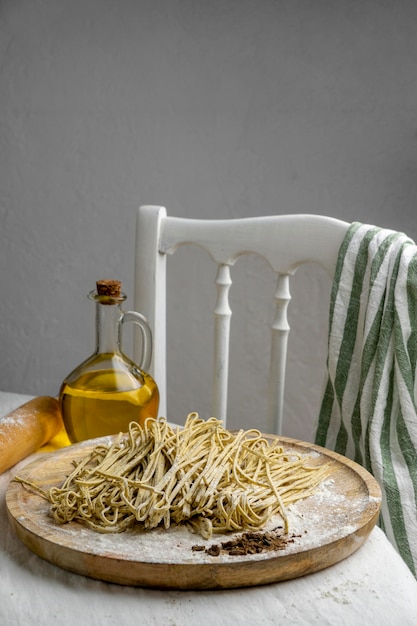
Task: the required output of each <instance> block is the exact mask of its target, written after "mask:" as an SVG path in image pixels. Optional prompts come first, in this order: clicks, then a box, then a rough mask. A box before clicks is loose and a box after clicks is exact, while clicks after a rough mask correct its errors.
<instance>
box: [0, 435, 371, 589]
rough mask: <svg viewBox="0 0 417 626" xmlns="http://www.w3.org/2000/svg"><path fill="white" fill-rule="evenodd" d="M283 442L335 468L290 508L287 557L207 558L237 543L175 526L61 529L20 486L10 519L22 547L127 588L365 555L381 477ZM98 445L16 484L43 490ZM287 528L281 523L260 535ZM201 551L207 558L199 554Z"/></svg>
mask: <svg viewBox="0 0 417 626" xmlns="http://www.w3.org/2000/svg"><path fill="white" fill-rule="evenodd" d="M268 437H273V436H270V435H268ZM105 439H107V440H108V441H110V440H111V438H105ZM279 439H280V442H281V444H282V445H283V446H284V448H285V449H287V450H289V451H292V452H296V453H298V454H303V455H304V454H305V455H312V457H313V459H314V462H315V463H318V464H321V463H329V465H330V469H331V474H330V476H329V478H328V479H326V480H325V481H324V483H323V484H322V485H321V486H320V487H319V488H318V490H317V492H316V493H315V494H314V495H313V496H310V497H309V498H306V499H305V500H302V501H300V502H298V503H296V504H294V505H293V506H292V507H291V508H290V531H289V541H288V542H287V543H286V545H285V546H284V548H283V549H281V550H277V551H272V552H262V553H259V554H249V555H240V556H236V555H234V556H232V555H229V554H227V553H222V552H221V553H220V555H219V556H210V555H209V554H207V553H206V552H205V550H204V548H207V547H209V546H210V545H212V544H217V545H220V544H221V542H223V541H227V540H230V539H231V538H232V537H233V535H230V534H228V535H213V537H212V538H211V539H210V540H209V541H204V540H203V539H202V538H201V537H199V536H198V535H193V534H192V533H191V532H190V531H188V530H187V529H186V528H178V527H173V528H170V529H168V530H164V529H160V528H158V529H154V530H151V531H143V530H141V529H140V528H136V529H135V530H132V531H126V532H123V533H118V534H113V533H112V534H102V533H97V532H95V531H93V530H90V529H88V528H86V527H84V526H82V525H81V524H79V523H76V522H71V523H69V524H63V525H59V524H57V523H56V522H55V521H54V520H53V519H52V518H51V517H50V515H49V503H48V502H47V501H46V500H45V499H44V498H42V497H41V496H39V495H38V494H36V493H34V492H33V491H32V490H31V489H29V488H28V487H25V486H23V485H22V484H20V483H18V482H16V481H12V482H11V483H10V484H9V487H8V491H7V495H6V503H7V509H8V515H9V519H10V522H11V524H12V526H13V528H14V530H15V532H16V534H17V536H18V537H19V538H20V540H21V541H22V542H23V543H24V544H26V546H27V547H28V548H29V549H30V550H32V551H33V552H34V553H35V554H37V555H38V556H40V557H41V558H43V559H46V560H47V561H50V562H51V563H53V564H54V565H57V566H59V567H61V568H64V569H66V570H68V571H71V572H74V573H77V574H82V575H85V576H88V577H91V578H96V579H99V580H104V581H108V582H113V583H118V584H122V585H133V586H141V587H153V588H159V589H226V588H235V587H247V586H254V585H261V584H267V583H271V582H277V581H280V580H288V579H291V578H296V577H299V576H303V575H305V574H309V573H312V572H315V571H318V570H321V569H324V568H326V567H328V566H330V565H333V564H334V563H337V562H339V561H341V560H343V559H344V558H346V557H348V556H349V555H351V554H352V553H353V552H355V551H356V550H357V549H358V548H360V546H361V545H362V544H363V543H364V542H365V541H366V539H367V537H368V535H369V533H370V532H371V530H372V529H373V527H374V525H375V523H376V521H377V519H378V515H379V511H380V506H381V491H380V488H379V485H378V483H377V482H376V481H375V479H374V478H373V477H372V476H371V475H370V474H369V473H368V472H367V471H366V470H365V469H364V468H362V467H361V466H359V465H357V464H356V463H354V462H352V461H350V460H349V459H347V458H345V457H342V456H340V455H338V454H336V453H334V452H331V451H328V450H325V449H324V448H320V447H319V446H315V445H313V444H310V443H303V442H300V441H296V440H293V439H288V438H285V437H280V438H279ZM100 441H102V440H100ZM96 443H97V440H96V441H94V440H93V441H85V442H82V443H80V444H76V445H73V446H70V447H68V448H64V449H62V450H59V451H57V452H54V453H52V454H48V455H45V456H42V457H40V458H39V459H37V460H35V461H33V462H32V463H31V464H29V465H27V466H26V467H24V468H23V469H22V470H20V472H19V476H20V477H21V478H24V479H26V480H29V481H31V482H33V483H35V484H36V485H38V486H40V487H42V488H44V489H47V488H49V487H51V486H53V485H60V484H61V483H62V482H63V480H64V478H65V476H66V475H67V474H68V473H69V472H70V471H71V468H72V461H73V460H79V459H81V458H82V457H84V456H85V455H86V454H87V453H88V452H90V451H91V449H92V448H93V447H94V445H96ZM280 524H281V520H280V518H279V517H275V518H273V519H272V520H271V521H270V523H269V524H268V525H267V526H266V527H265V528H264V529H263V530H265V531H267V530H271V529H274V528H276V527H278V526H280ZM281 532H282V531H281ZM196 544H197V545H199V546H200V547H201V550H199V551H195V550H193V546H195V545H196Z"/></svg>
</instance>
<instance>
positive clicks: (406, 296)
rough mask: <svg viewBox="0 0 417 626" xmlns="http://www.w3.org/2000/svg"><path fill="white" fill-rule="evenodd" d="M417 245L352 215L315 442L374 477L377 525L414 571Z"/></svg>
mask: <svg viewBox="0 0 417 626" xmlns="http://www.w3.org/2000/svg"><path fill="white" fill-rule="evenodd" d="M416 364H417V246H416V245H415V244H414V242H413V241H412V240H411V239H410V238H409V237H407V236H406V235H404V234H403V233H399V232H395V231H392V230H388V229H381V228H377V227H375V226H370V225H367V224H361V223H358V222H354V223H353V224H352V225H351V226H350V228H349V230H348V233H347V235H346V237H345V240H344V242H343V243H342V246H341V248H340V252H339V258H338V263H337V268H336V273H335V277H334V281H333V288H332V295H331V304H330V318H329V345H328V361H327V384H326V387H325V390H324V394H323V398H322V404H321V408H320V413H319V420H318V425H317V431H316V443H317V444H319V445H322V446H324V447H326V448H329V449H333V450H336V451H337V452H339V453H340V454H343V455H345V456H347V457H348V458H350V459H352V460H354V461H356V462H357V463H360V464H361V465H363V466H364V467H366V468H367V469H368V471H369V472H371V473H372V474H373V476H374V477H375V478H376V479H377V481H378V482H379V484H380V486H381V489H382V509H381V516H380V520H379V524H380V526H381V528H382V529H383V530H384V532H385V533H386V535H387V537H388V539H389V540H390V541H391V543H392V544H393V545H394V546H395V547H396V549H397V550H398V552H399V554H400V555H401V556H402V557H403V559H404V560H405V562H406V563H407V565H408V566H409V568H410V570H411V571H412V573H413V574H414V576H416V573H417V402H416V399H417V380H416Z"/></svg>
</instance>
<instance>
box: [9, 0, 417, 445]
mask: <svg viewBox="0 0 417 626" xmlns="http://www.w3.org/2000/svg"><path fill="white" fill-rule="evenodd" d="M416 25H417V4H416V3H415V2H414V0H408V1H407V0H396V1H395V2H394V1H388V0H386V1H383V0H363V1H362V2H353V1H352V2H343V1H338V0H328V1H325V0H317V1H314V2H312V1H310V0H287V1H280V0H256V2H255V1H254V0H251V1H250V0H210V1H209V2H198V1H196V0H118V1H117V2H114V1H112V0H72V1H71V2H68V1H66V2H65V1H64V0H36V1H34V0H13V1H12V0H3V1H2V2H0V229H1V230H0V267H1V274H0V290H1V293H2V300H1V304H0V342H1V343H0V346H1V352H0V354H1V358H0V388H2V389H4V390H9V391H22V392H25V393H33V394H44V393H49V394H54V393H57V391H58V388H59V384H60V382H61V380H62V379H63V377H64V376H65V375H66V374H67V373H68V371H69V370H70V369H72V368H73V367H74V366H75V365H77V364H78V363H79V362H80V361H81V360H82V359H83V358H84V357H85V356H87V355H88V353H89V352H91V350H92V349H93V311H92V309H91V306H92V305H91V303H90V302H89V301H87V299H86V297H85V294H86V293H87V292H88V291H89V290H90V289H92V288H93V287H94V283H95V280H96V279H97V278H102V277H116V278H120V279H121V280H122V281H123V282H124V285H125V289H126V291H127V292H128V293H129V294H131V295H132V284H133V245H134V238H133V236H134V213H135V209H136V206H137V205H138V204H142V203H151V204H163V205H166V206H168V208H169V210H170V212H171V213H175V214H177V215H184V216H193V217H219V216H225V217H242V216H246V215H252V214H273V213H277V212H286V213H294V212H300V211H301V212H312V213H325V214H332V215H334V216H337V217H341V218H343V219H346V220H348V221H351V220H360V221H367V222H372V223H378V224H380V225H382V226H389V227H393V228H396V229H398V230H405V231H407V232H408V234H410V235H411V236H412V237H414V238H417V223H416V214H415V205H416V196H417V176H416V164H417V135H416V128H417V65H416V58H417V26H416ZM192 260H193V269H192V270H191V273H190V279H191V281H192V283H191V284H192V285H193V286H194V287H196V284H197V278H196V271H195V267H196V264H198V261H194V259H192ZM259 265H261V264H260V262H259V261H250V262H248V263H247V264H246V265H245V264H243V265H242V270H241V274H240V275H239V276H238V278H237V284H238V288H237V292H236V295H235V296H234V302H236V301H240V302H242V303H243V304H244V308H245V310H246V312H249V314H250V315H253V316H254V317H255V323H254V324H250V323H249V322H248V320H247V318H246V319H244V318H242V319H241V318H238V323H239V324H240V325H241V326H242V327H243V328H244V329H245V336H246V339H245V343H244V344H243V351H241V352H239V350H238V349H239V347H240V346H241V345H242V344H238V345H237V347H236V350H237V352H238V355H237V359H238V361H239V367H240V369H239V378H242V379H243V380H244V382H245V392H244V395H240V393H238V392H235V391H234V388H235V381H234V382H233V390H232V402H231V404H232V406H233V410H232V412H233V414H236V418H235V417H233V421H232V424H231V425H234V424H235V423H237V420H238V418H240V417H241V416H245V419H246V421H247V423H248V424H253V423H254V422H255V421H258V419H259V423H260V424H261V425H262V420H261V418H258V415H257V412H258V404H257V402H254V401H253V397H254V396H256V391H257V389H258V388H260V389H261V391H263V389H262V385H263V379H262V377H261V376H260V375H259V374H258V372H259V371H260V370H261V369H262V366H263V364H264V358H265V355H266V352H267V339H265V337H264V334H263V328H264V327H266V325H267V323H268V322H269V315H270V313H269V312H267V313H265V312H263V311H262V310H261V309H260V308H259V304H258V299H259V294H261V293H264V292H265V293H267V294H268V295H269V291H270V290H271V289H272V290H273V282H272V281H271V279H270V278H269V277H268V278H267V279H266V281H264V282H262V283H259V281H257V280H256V279H255V278H254V272H255V270H256V269H257V268H258V267H259ZM185 266H186V255H185V256H184V255H183V256H180V257H179V258H178V260H177V261H176V263H175V265H174V269H173V279H174V280H175V284H174V288H173V289H172V292H171V294H170V299H171V300H172V301H173V303H174V305H175V310H176V317H174V319H173V320H171V322H170V333H171V343H170V355H169V371H170V376H171V382H170V385H171V387H172V400H171V404H170V407H171V414H170V415H169V417H170V418H171V419H177V418H178V419H179V418H180V417H179V416H180V415H181V416H182V414H183V413H184V412H186V411H187V410H193V409H197V410H200V409H201V410H202V411H203V412H204V410H205V408H204V407H205V403H204V400H203V398H204V397H205V389H206V385H205V381H206V376H208V375H209V373H210V372H209V369H208V372H207V374H206V369H207V356H206V353H205V352H204V351H203V349H201V350H200V349H199V350H200V351H199V354H198V356H197V357H190V358H188V348H189V345H190V344H195V345H196V346H197V348H199V343H198V341H199V340H198V336H199V334H201V333H202V332H203V333H204V329H205V328H206V324H205V323H204V324H201V323H200V315H201V313H200V310H199V306H200V301H201V299H202V297H200V296H195V295H193V292H192V291H190V288H189V287H188V286H187V287H186V286H182V284H181V278H182V276H183V274H184V271H185V269H184V268H185ZM251 284H253V285H255V286H256V288H257V289H258V290H259V291H257V292H256V294H255V296H250V295H248V286H249V285H251ZM194 287H193V288H194ZM327 289H328V285H327V283H326V280H325V279H324V277H323V276H322V275H318V276H316V275H315V274H314V275H312V274H310V273H306V275H305V276H304V274H303V275H301V274H300V279H299V285H298V286H296V290H295V293H294V302H293V307H292V310H293V313H294V315H295V317H294V321H293V326H294V328H295V329H296V330H297V332H296V334H295V337H294V338H293V340H292V344H291V347H292V348H293V349H294V357H293V358H292V360H291V362H290V380H291V385H290V389H289V402H288V406H287V410H288V414H289V421H290V425H289V428H288V432H289V434H294V435H297V436H303V435H304V436H307V434H308V433H307V431H305V430H303V426H302V422H303V421H305V420H309V421H310V423H311V420H312V415H314V412H315V411H316V410H317V406H316V405H317V403H318V397H319V391H320V389H319V387H320V380H321V375H322V373H321V369H320V367H322V365H323V363H322V361H323V359H324V354H325V343H323V341H322V342H320V341H319V340H318V338H317V341H316V339H315V341H314V342H311V341H310V334H311V333H314V334H319V331H320V332H321V331H322V330H323V328H322V326H323V324H325V321H326V319H325V318H326V315H327V309H326V307H325V306H324V304H323V300H324V297H325V296H326V295H327ZM207 299H208V300H209V301H210V302H211V301H212V300H211V299H210V297H209V295H207ZM131 301H132V299H130V302H131ZM184 302H185V304H184ZM128 303H129V300H128ZM185 306H186V307H187V308H190V309H191V311H192V312H193V315H194V321H193V322H192V323H191V324H187V325H185V324H184V322H183V315H182V309H183V308H184V307H185ZM306 309H307V310H308V311H309V312H311V316H314V315H316V314H318V315H319V316H320V317H321V319H322V322H321V324H322V326H316V324H315V323H314V324H309V325H307V326H306V325H305V324H304V323H303V322H301V321H300V320H299V316H300V315H301V313H305V311H306ZM181 333H185V334H183V335H182V334H181ZM251 342H252V343H251ZM317 357H318V358H317ZM317 361H318V364H317ZM300 364H301V366H302V371H301V374H300V375H297V376H295V375H291V374H292V372H293V369H294V368H295V366H296V365H300ZM257 376H259V378H258V379H257V378H256V377H257ZM251 385H253V387H252V386H251ZM190 390H191V391H192V393H193V394H194V396H193V398H194V399H192V397H191V395H190ZM261 396H262V394H261ZM195 398H198V400H195ZM200 399H201V406H200V404H199V402H200ZM196 405H198V406H196ZM259 412H260V414H261V413H262V402H261V404H260V405H259ZM293 419H294V420H295V421H294V423H293V422H292V420H293ZM235 420H236V422H235ZM307 430H308V429H307Z"/></svg>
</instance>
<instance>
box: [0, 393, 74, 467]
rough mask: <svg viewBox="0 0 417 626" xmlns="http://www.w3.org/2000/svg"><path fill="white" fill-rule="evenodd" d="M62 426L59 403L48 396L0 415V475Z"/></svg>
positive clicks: (56, 432) (52, 435) (50, 437)
mask: <svg viewBox="0 0 417 626" xmlns="http://www.w3.org/2000/svg"><path fill="white" fill-rule="evenodd" d="M62 427H63V422H62V417H61V411H60V408H59V402H58V400H57V399H56V398H52V397H50V396H40V397H38V398H34V399H33V400H29V402H26V404H23V405H22V406H20V407H19V408H17V409H15V410H14V411H11V412H10V413H8V414H7V415H5V416H4V417H0V474H1V473H2V472H5V471H6V470H7V469H9V468H10V467H12V466H13V465H15V464H16V463H18V462H19V461H21V460H22V459H24V458H26V457H27V456H29V454H32V452H36V450H38V449H39V448H40V447H41V446H43V445H44V444H45V443H47V442H48V441H49V440H50V439H52V437H54V436H55V435H57V434H58V432H59V431H60V429H61V428H62Z"/></svg>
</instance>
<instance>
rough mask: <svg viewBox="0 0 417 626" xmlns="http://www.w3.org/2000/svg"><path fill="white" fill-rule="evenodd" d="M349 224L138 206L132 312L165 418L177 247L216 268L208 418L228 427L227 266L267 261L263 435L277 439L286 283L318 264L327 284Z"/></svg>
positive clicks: (282, 383) (284, 349)
mask: <svg viewBox="0 0 417 626" xmlns="http://www.w3.org/2000/svg"><path fill="white" fill-rule="evenodd" d="M348 227H349V224H348V223H346V222H343V221H340V220H337V219H334V218H330V217H324V216H319V215H307V214H297V215H279V216H267V217H251V218H244V219H224V220H223V219H222V220H218V219H216V220H203V219H187V218H178V217H171V216H168V215H167V211H166V209H165V208H164V207H160V206H141V207H140V208H139V210H138V214H137V230H136V259H135V289H134V291H135V308H136V310H138V311H140V312H141V313H143V314H144V315H146V317H147V318H148V320H149V323H150V325H151V328H152V331H153V336H154V346H153V361H152V368H151V372H152V374H153V375H154V377H155V379H156V380H157V382H158V384H159V388H160V392H161V404H160V415H167V413H166V409H167V407H166V379H167V372H166V314H167V311H166V262H167V255H169V254H173V253H174V252H175V251H176V250H177V249H178V248H179V247H180V246H183V245H186V244H197V245H198V246H201V247H203V248H204V249H206V250H207V252H208V253H209V255H210V257H211V258H212V260H213V261H214V262H215V263H216V264H217V266H218V267H217V276H216V280H215V283H216V289H217V302H216V305H215V308H214V311H213V315H214V353H213V354H214V363H213V384H212V405H211V411H212V412H211V415H213V416H215V417H217V418H219V419H221V420H223V422H224V424H226V421H227V392H228V374H229V336H230V323H231V316H232V312H231V309H230V306H229V290H230V287H231V285H232V280H231V272H230V269H231V267H232V266H233V265H234V264H235V262H236V260H237V259H238V257H240V256H241V255H243V254H257V255H260V256H261V257H263V258H264V259H266V261H267V262H268V264H269V265H270V266H271V268H272V269H273V271H274V272H275V273H276V274H277V283H276V291H275V295H274V298H275V307H276V312H275V319H274V320H273V324H272V330H271V333H272V336H271V342H272V343H271V358H270V371H269V397H268V406H269V409H268V411H269V415H268V422H267V423H268V432H271V433H277V434H281V429H282V419H283V401H284V387H285V367H286V358H287V340H288V334H289V330H290V327H289V323H288V319H287V307H288V303H289V301H290V299H291V294H290V277H291V276H292V275H293V274H294V273H295V272H296V271H297V269H298V268H299V267H300V265H302V264H304V263H318V264H319V265H321V266H322V267H323V268H325V270H327V272H328V273H329V276H330V277H331V278H332V277H333V275H334V270H335V266H336V260H337V254H338V251H339V247H340V245H341V243H342V240H343V238H344V236H345V234H346V232H347V229H348Z"/></svg>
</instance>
